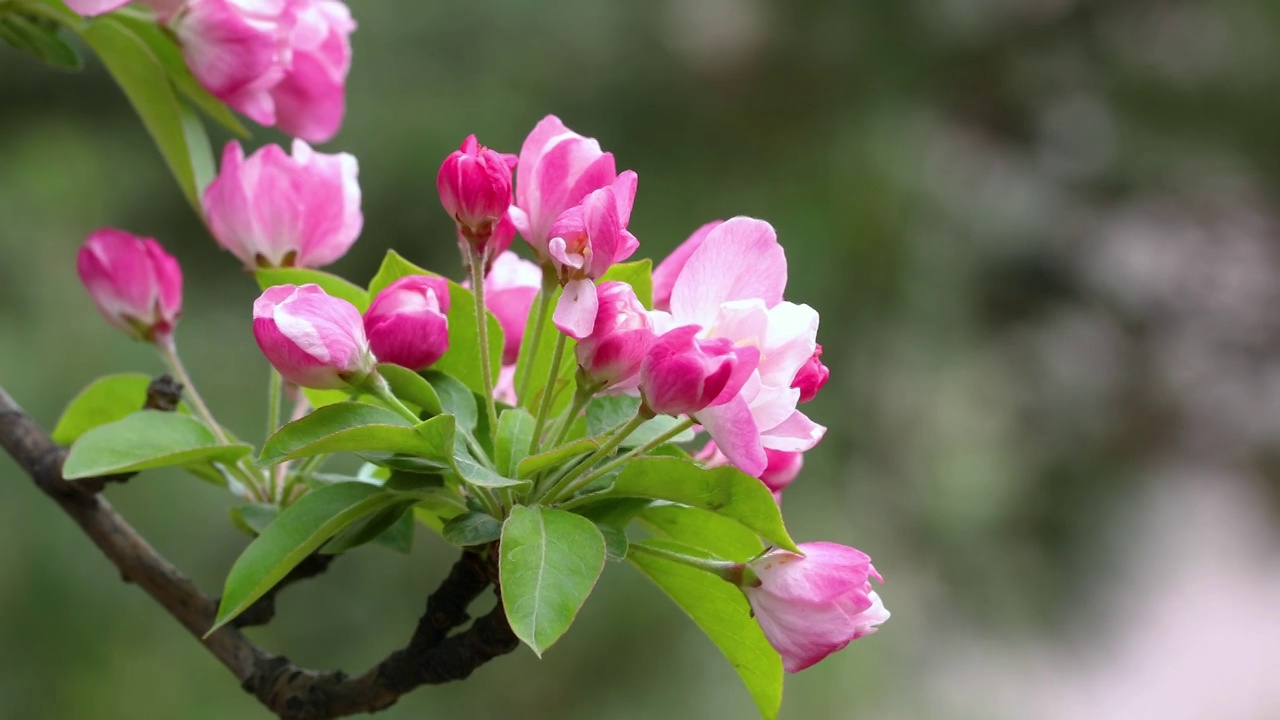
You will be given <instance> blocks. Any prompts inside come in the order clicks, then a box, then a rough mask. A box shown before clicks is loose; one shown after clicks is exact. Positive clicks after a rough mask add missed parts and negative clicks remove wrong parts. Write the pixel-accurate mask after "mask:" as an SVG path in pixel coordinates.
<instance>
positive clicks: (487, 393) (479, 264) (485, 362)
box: [470, 247, 498, 445]
mask: <svg viewBox="0 0 1280 720" xmlns="http://www.w3.org/2000/svg"><path fill="white" fill-rule="evenodd" d="M485 260H486V258H485V253H484V252H482V251H479V250H476V249H475V248H474V247H473V248H472V249H471V262H470V265H471V292H473V293H475V298H476V337H477V339H478V340H479V342H480V377H481V378H482V379H483V382H484V408H485V412H487V413H488V415H489V444H491V445H495V444H497V437H498V408H497V406H496V405H495V404H494V401H493V364H492V363H491V362H490V359H489V312H488V311H487V310H486V309H485V307H484V266H485Z"/></svg>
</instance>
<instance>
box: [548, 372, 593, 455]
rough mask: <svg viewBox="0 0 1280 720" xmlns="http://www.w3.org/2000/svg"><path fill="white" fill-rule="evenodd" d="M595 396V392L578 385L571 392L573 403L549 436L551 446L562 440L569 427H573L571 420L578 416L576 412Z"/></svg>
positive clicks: (557, 444)
mask: <svg viewBox="0 0 1280 720" xmlns="http://www.w3.org/2000/svg"><path fill="white" fill-rule="evenodd" d="M594 396H595V392H593V391H591V389H590V388H587V389H586V390H585V391H584V389H583V388H581V387H579V388H578V389H577V391H575V392H574V393H573V404H572V405H570V406H569V412H568V413H567V414H566V415H565V416H564V417H563V418H561V420H560V427H559V428H557V429H556V432H555V434H554V435H553V436H552V438H551V447H557V446H559V445H560V444H561V443H563V442H564V439H565V436H566V435H568V434H569V428H571V427H573V421H574V420H576V419H577V418H578V413H580V412H582V409H583V408H585V407H586V406H587V403H589V402H591V398H592V397H594Z"/></svg>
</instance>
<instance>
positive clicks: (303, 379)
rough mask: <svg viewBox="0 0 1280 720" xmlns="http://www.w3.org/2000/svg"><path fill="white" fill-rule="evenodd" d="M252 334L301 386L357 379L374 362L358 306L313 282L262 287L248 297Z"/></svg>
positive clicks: (340, 383) (336, 384)
mask: <svg viewBox="0 0 1280 720" xmlns="http://www.w3.org/2000/svg"><path fill="white" fill-rule="evenodd" d="M253 336H254V338H255V339H256V340H257V341H258V347H259V348H261V349H262V354H263V355H265V356H266V358H267V361H268V362H270V363H271V364H272V365H273V366H274V367H275V369H276V370H278V371H280V374H281V375H282V376H284V379H285V380H288V381H289V382H291V383H293V384H295V385H300V386H302V387H309V388H317V389H322V390H323V389H336V388H345V387H349V386H353V385H359V384H360V383H361V382H362V381H363V380H364V379H365V378H366V377H367V376H368V375H369V373H371V372H372V371H373V366H374V363H375V362H376V361H375V360H374V356H373V353H372V352H371V351H370V349H369V340H368V339H367V337H366V336H365V330H364V321H363V319H362V318H361V317H360V311H359V310H357V309H356V308H355V306H354V305H352V304H351V303H349V302H347V301H346V300H341V299H339V298H335V297H331V296H330V295H328V294H327V293H325V291H324V290H322V289H320V287H319V286H318V285H303V286H301V287H299V286H296V285H277V286H275V287H271V288H267V290H266V292H264V293H262V296H261V297H259V298H258V299H257V300H256V301H255V302H254V303H253Z"/></svg>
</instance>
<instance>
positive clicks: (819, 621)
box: [742, 542, 889, 673]
mask: <svg viewBox="0 0 1280 720" xmlns="http://www.w3.org/2000/svg"><path fill="white" fill-rule="evenodd" d="M798 547H799V548H800V551H801V552H803V553H804V554H803V555H797V554H795V553H792V552H787V551H785V550H774V551H772V552H769V553H767V554H766V555H764V556H763V557H760V558H757V559H756V560H753V561H751V562H750V563H748V564H747V567H748V568H749V569H750V571H751V573H754V574H755V577H756V579H757V581H758V583H751V582H745V583H744V584H743V585H742V592H743V593H744V594H745V595H746V596H747V601H748V602H750V603H751V609H752V611H753V612H754V613H755V617H756V620H757V621H758V622H759V623H760V629H761V630H763V631H764V636H765V638H767V639H768V640H769V644H771V645H773V647H774V649H775V650H777V651H778V654H780V655H782V665H783V667H785V668H786V669H787V672H792V673H795V672H800V671H801V670H804V669H805V668H807V667H809V666H811V665H813V664H815V663H817V662H818V661H820V660H822V659H823V658H825V657H827V656H828V655H830V654H831V653H833V652H835V651H837V650H842V649H843V648H844V647H845V646H846V645H848V644H849V643H850V642H852V641H854V640H857V639H858V638H860V637H863V636H864V635H870V634H871V633H873V632H875V631H876V629H877V628H878V627H879V626H880V625H881V624H882V623H884V622H885V621H886V620H888V619H889V611H888V610H885V608H884V604H883V603H882V602H881V601H880V596H879V595H877V594H876V593H875V591H874V590H872V589H871V578H875V579H876V581H878V582H883V580H882V579H881V578H880V574H879V573H877V572H876V569H875V568H874V567H873V566H872V565H871V558H870V557H868V556H867V555H866V553H863V552H862V551H860V550H855V549H853V548H851V547H845V546H844V545H837V544H835V543H828V542H815V543H801V544H800V545H799V546H798ZM749 577H750V574H748V578H749Z"/></svg>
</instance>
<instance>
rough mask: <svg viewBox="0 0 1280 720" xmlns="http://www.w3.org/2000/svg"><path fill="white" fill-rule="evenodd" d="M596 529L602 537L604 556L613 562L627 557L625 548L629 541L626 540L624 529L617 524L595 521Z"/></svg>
mask: <svg viewBox="0 0 1280 720" xmlns="http://www.w3.org/2000/svg"><path fill="white" fill-rule="evenodd" d="M596 530H599V531H600V535H601V537H603V538H604V555H605V557H606V558H608V559H610V560H613V561H614V562H618V561H619V560H626V559H627V548H628V547H629V546H630V544H631V542H630V541H629V540H627V531H626V530H623V529H622V528H620V527H618V526H617V525H608V524H605V523H596Z"/></svg>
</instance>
